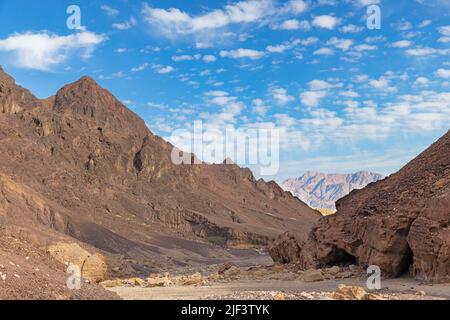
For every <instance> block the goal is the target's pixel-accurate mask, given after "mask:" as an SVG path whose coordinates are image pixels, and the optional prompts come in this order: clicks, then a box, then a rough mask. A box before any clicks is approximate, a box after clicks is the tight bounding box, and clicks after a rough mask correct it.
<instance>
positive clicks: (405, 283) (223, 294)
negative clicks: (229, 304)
mask: <svg viewBox="0 0 450 320" xmlns="http://www.w3.org/2000/svg"><path fill="white" fill-rule="evenodd" d="M340 284H346V285H352V286H361V287H365V282H364V280H362V279H357V278H352V279H345V280H328V281H322V282H314V283H305V282H302V281H282V280H262V281H253V280H252V281H248V280H238V281H236V282H230V283H220V284H213V285H210V286H202V287H195V286H175V287H158V288H141V287H115V288H111V289H109V290H111V291H113V292H115V293H117V294H118V295H119V296H120V297H122V298H123V299H131V300H201V299H211V298H212V299H230V298H231V299H233V298H236V299H242V298H244V299H245V298H246V297H247V298H254V299H258V298H261V295H258V292H260V293H262V292H272V293H273V292H284V293H286V294H295V293H300V292H333V291H335V290H336V289H337V287H338V286H339V285H340ZM419 291H423V292H425V293H426V295H425V296H419V295H417V292H419ZM381 292H382V293H386V294H394V295H395V296H396V297H397V298H400V299H413V298H414V299H436V298H441V299H447V300H450V284H434V285H429V284H421V283H420V282H417V281H415V280H414V279H410V278H400V279H387V280H384V281H383V282H382V289H381ZM262 299H264V295H262Z"/></svg>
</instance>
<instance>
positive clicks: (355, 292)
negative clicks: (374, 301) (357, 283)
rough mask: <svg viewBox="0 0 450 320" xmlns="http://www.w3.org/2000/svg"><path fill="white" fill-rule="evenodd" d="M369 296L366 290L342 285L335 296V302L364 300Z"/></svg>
mask: <svg viewBox="0 0 450 320" xmlns="http://www.w3.org/2000/svg"><path fill="white" fill-rule="evenodd" d="M366 295H367V292H366V290H364V289H363V288H361V287H352V286H346V285H343V284H342V285H340V286H339V287H338V288H337V290H336V292H334V294H333V299H335V300H364V299H365V297H366Z"/></svg>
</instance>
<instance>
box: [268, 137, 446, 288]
mask: <svg viewBox="0 0 450 320" xmlns="http://www.w3.org/2000/svg"><path fill="white" fill-rule="evenodd" d="M337 209H338V212H337V213H336V214H335V215H333V216H329V217H324V218H322V219H321V220H320V221H319V222H318V223H317V224H316V225H315V226H314V227H313V229H312V232H311V234H310V236H309V239H308V241H306V242H304V241H298V243H297V244H294V243H293V242H292V237H290V238H288V239H286V241H283V238H280V239H278V240H277V241H276V242H274V243H273V245H272V246H271V252H272V256H273V257H274V259H275V260H278V261H283V260H285V261H296V262H297V263H299V264H300V265H301V266H302V267H304V268H310V267H321V266H325V265H335V264H348V263H354V262H357V263H359V264H360V265H361V266H369V265H377V266H379V267H380V268H381V270H382V272H383V275H384V276H399V275H401V274H403V273H405V272H408V271H410V272H411V273H412V274H413V275H414V276H415V277H417V278H418V279H422V280H426V281H436V282H438V281H439V282H441V281H444V282H446V281H450V251H449V247H450V230H449V227H450V225H449V224H450V132H449V133H447V134H446V135H445V136H443V137H442V138H441V139H440V140H439V141H437V142H436V143H434V144H433V145H432V146H431V147H430V148H429V149H427V150H426V151H425V152H423V153H422V154H421V155H419V156H418V157H417V158H415V159H414V160H412V161H411V162H410V163H409V164H407V165H406V166H405V167H404V168H403V169H401V170H400V171H399V172H398V173H396V174H393V175H392V176H390V177H388V178H386V179H384V180H382V181H379V182H377V183H374V184H371V185H369V186H367V187H366V188H364V189H362V190H358V191H353V192H352V193H350V195H348V196H347V197H345V198H343V199H342V200H340V201H338V203H337ZM292 247H295V248H300V249H298V250H286V249H285V248H292ZM283 250H284V251H285V252H286V253H288V255H290V256H287V257H283V256H282V257H280V256H279V254H277V253H280V252H283ZM274 253H275V254H274Z"/></svg>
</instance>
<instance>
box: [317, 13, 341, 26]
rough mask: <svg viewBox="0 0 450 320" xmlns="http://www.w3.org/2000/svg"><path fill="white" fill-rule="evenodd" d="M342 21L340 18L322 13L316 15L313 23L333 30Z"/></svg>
mask: <svg viewBox="0 0 450 320" xmlns="http://www.w3.org/2000/svg"><path fill="white" fill-rule="evenodd" d="M340 23H341V20H340V19H339V18H336V17H334V16H330V15H322V16H316V17H314V19H313V21H312V25H313V26H314V27H317V28H323V29H328V30H333V29H334V28H336V27H337V26H338V25H339V24H340Z"/></svg>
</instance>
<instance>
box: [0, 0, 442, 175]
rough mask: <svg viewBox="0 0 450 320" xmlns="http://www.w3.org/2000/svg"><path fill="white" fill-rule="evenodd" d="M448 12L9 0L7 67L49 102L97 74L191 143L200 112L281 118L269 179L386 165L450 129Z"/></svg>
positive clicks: (161, 131)
mask: <svg viewBox="0 0 450 320" xmlns="http://www.w3.org/2000/svg"><path fill="white" fill-rule="evenodd" d="M73 4H75V5H78V6H79V7H80V9H81V25H82V27H81V28H79V29H77V30H70V29H68V28H67V25H66V20H67V18H68V17H69V15H68V14H67V13H66V9H67V7H68V6H69V5H73ZM371 4H376V5H378V6H379V7H380V9H381V29H379V30H369V29H368V28H367V26H366V19H367V16H366V10H367V7H368V6H369V5H371ZM449 13H450V2H449V1H446V0H435V1H424V0H415V1H413V0H398V1H381V0H380V1H377V0H344V1H335V0H305V1H301V0H293V1H275V0H258V1H255V0H246V1H245V0H244V1H240V2H237V1H235V2H232V1H182V0H179V1H167V0H164V1H125V0H123V1H108V2H106V1H89V2H87V1H86V2H84V1H64V0H47V1H21V0H15V1H12V0H0V16H1V19H0V64H1V65H2V66H3V67H4V68H5V70H6V71H7V72H9V73H10V74H12V75H13V76H14V77H15V78H16V80H17V82H18V83H20V84H21V85H23V86H25V87H27V88H29V89H30V90H31V91H32V92H33V93H34V94H36V95H37V96H38V97H41V98H42V97H47V96H50V95H52V94H54V93H55V92H56V91H57V89H59V88H60V87H61V86H63V85H64V84H66V83H68V82H72V81H75V80H77V79H78V78H79V77H81V76H82V75H85V74H87V75H90V76H92V77H93V78H94V79H96V80H97V81H98V82H99V83H100V84H101V85H102V86H104V87H106V88H107V89H108V90H110V91H111V92H112V93H113V94H114V95H116V96H117V97H118V98H119V99H120V100H121V101H122V102H123V103H124V104H125V105H127V106H128V107H129V108H131V109H132V110H133V111H135V112H136V113H138V114H139V115H140V116H141V117H142V118H143V119H144V120H145V121H146V123H147V124H148V125H149V127H150V129H151V130H152V131H153V132H155V133H156V134H158V135H160V136H163V137H165V138H166V139H168V140H170V141H172V142H174V143H176V144H178V145H179V146H180V147H183V146H184V143H183V141H182V140H181V139H180V137H179V136H177V135H176V134H175V132H177V131H176V130H177V129H182V128H190V127H192V125H193V123H194V121H195V120H202V121H203V122H204V123H205V125H206V126H209V127H215V128H219V129H223V128H225V127H232V128H236V129H242V128H244V129H245V128H255V127H260V126H269V127H273V128H277V129H279V130H280V132H281V133H282V134H281V155H280V161H281V162H280V170H279V172H278V173H277V174H276V175H275V176H273V177H265V178H266V179H275V180H277V181H282V180H283V179H285V178H288V177H296V176H299V175H301V174H302V173H303V172H304V171H307V170H318V171H325V172H353V171H358V170H370V171H375V172H379V173H383V174H389V173H392V172H395V171H396V170H398V169H399V168H400V167H402V166H403V165H404V164H405V163H406V162H407V161H409V160H410V159H412V158H413V157H414V156H416V155H417V154H418V153H419V152H420V151H422V150H423V149H425V148H426V147H427V146H428V145H430V144H431V143H432V142H433V141H435V140H436V139H437V138H438V137H440V136H442V135H443V134H444V133H445V132H446V131H447V130H448V129H449V123H450V122H449V120H450V60H449V56H450V20H449ZM255 173H256V175H258V172H255Z"/></svg>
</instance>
